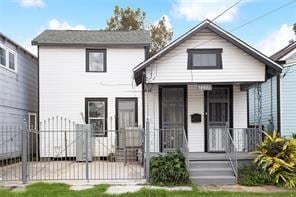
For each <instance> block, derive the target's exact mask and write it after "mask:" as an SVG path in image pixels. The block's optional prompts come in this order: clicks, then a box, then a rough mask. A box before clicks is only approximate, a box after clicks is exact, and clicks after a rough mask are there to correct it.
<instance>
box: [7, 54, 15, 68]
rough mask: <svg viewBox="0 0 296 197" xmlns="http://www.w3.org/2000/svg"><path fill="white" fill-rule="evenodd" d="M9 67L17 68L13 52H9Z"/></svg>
mask: <svg viewBox="0 0 296 197" xmlns="http://www.w3.org/2000/svg"><path fill="white" fill-rule="evenodd" d="M8 65H9V68H10V69H12V70H15V55H14V54H13V53H11V52H9V63H8Z"/></svg>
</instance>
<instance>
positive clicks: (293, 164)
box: [254, 132, 296, 188]
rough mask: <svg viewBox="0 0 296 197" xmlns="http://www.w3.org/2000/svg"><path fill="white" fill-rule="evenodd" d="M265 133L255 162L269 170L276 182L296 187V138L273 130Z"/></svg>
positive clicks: (256, 152) (266, 170) (288, 186)
mask: <svg viewBox="0 0 296 197" xmlns="http://www.w3.org/2000/svg"><path fill="white" fill-rule="evenodd" d="M264 134H265V138H264V141H263V142H262V143H261V144H259V146H258V148H257V151H255V152H254V153H255V154H256V155H257V157H256V159H255V163H256V164H257V166H259V167H260V168H261V169H263V170H264V171H265V172H268V173H269V174H270V175H271V176H272V177H273V181H274V183H275V184H282V185H284V186H285V187H287V188H295V187H296V139H293V138H288V139H285V138H282V137H280V136H278V135H277V133H276V132H273V134H272V135H268V134H267V133H264Z"/></svg>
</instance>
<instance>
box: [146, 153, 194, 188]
mask: <svg viewBox="0 0 296 197" xmlns="http://www.w3.org/2000/svg"><path fill="white" fill-rule="evenodd" d="M149 181H150V183H152V184H155V185H182V184H187V183H189V173H188V171H187V169H186V165H185V157H184V156H183V154H182V153H181V152H180V151H177V152H169V153H167V154H165V155H164V156H163V155H159V156H157V157H153V158H152V159H151V162H150V180H149Z"/></svg>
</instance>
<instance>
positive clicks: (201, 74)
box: [146, 30, 265, 83]
mask: <svg viewBox="0 0 296 197" xmlns="http://www.w3.org/2000/svg"><path fill="white" fill-rule="evenodd" d="M208 40H210V41H208ZM206 41H208V42H206ZM190 48H222V49H223V52H222V64H223V69H208V70H188V69H187V49H190ZM146 75H147V82H148V83H178V82H179V83H184V82H239V81H245V82H246V81H264V80H265V65H264V64H262V63H260V62H259V61H257V60H256V59H254V58H253V57H251V56H250V55H248V54H247V53H245V52H243V51H242V50H240V49H239V48H237V47H236V46H234V45H233V44H231V43H229V42H228V41H226V40H224V39H223V38H221V37H219V36H218V35H216V34H215V33H212V32H211V31H210V30H203V31H201V32H198V33H197V34H195V35H193V36H192V37H191V38H189V39H187V40H186V41H185V42H183V43H182V44H180V45H179V46H177V47H176V48H174V49H173V50H172V51H170V52H169V53H168V54H166V55H164V56H163V57H162V58H160V59H159V60H157V61H156V62H155V63H153V64H152V65H151V66H149V67H148V68H147V72H146Z"/></svg>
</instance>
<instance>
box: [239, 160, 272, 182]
mask: <svg viewBox="0 0 296 197" xmlns="http://www.w3.org/2000/svg"><path fill="white" fill-rule="evenodd" d="M238 182H239V184H241V185H246V186H257V185H271V184H272V183H273V182H272V177H271V175H269V174H268V173H267V172H265V171H264V170H262V169H261V168H260V167H258V166H256V165H255V164H254V163H251V164H249V165H245V166H243V167H242V168H240V169H239V171H238Z"/></svg>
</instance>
